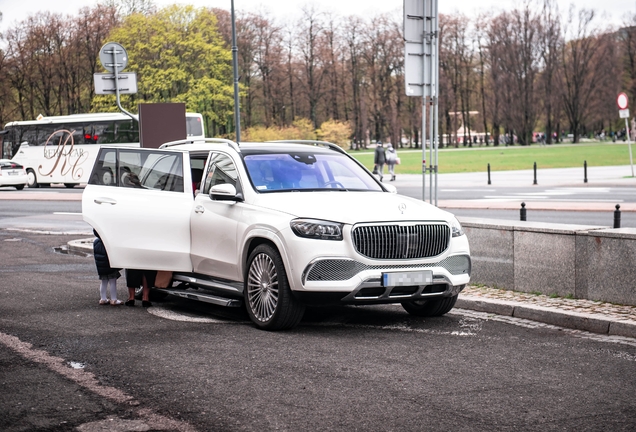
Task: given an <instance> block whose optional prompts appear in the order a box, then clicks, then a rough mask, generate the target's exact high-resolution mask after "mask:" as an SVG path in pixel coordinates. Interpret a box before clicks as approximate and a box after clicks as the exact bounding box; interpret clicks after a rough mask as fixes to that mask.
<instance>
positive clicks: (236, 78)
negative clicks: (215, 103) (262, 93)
mask: <svg viewBox="0 0 636 432" xmlns="http://www.w3.org/2000/svg"><path fill="white" fill-rule="evenodd" d="M232 69H234V125H235V127H236V142H237V143H240V142H241V106H240V104H239V75H238V48H237V46H236V20H235V18H234V0H232Z"/></svg>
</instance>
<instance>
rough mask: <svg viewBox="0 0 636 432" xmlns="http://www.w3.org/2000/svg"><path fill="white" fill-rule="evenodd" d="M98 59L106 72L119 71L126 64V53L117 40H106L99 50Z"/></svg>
mask: <svg viewBox="0 0 636 432" xmlns="http://www.w3.org/2000/svg"><path fill="white" fill-rule="evenodd" d="M99 61H100V62H101V63H102V66H104V69H106V70H107V71H108V72H115V69H117V72H121V71H122V70H124V69H125V68H126V66H127V65H128V53H126V49H125V48H124V47H123V46H121V45H120V44H118V43H117V42H107V43H106V44H105V45H104V46H103V47H102V49H100V50H99Z"/></svg>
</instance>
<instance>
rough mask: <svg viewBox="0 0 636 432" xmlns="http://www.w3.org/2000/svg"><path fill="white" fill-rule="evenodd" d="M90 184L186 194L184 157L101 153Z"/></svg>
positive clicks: (159, 152) (157, 154) (134, 152)
mask: <svg viewBox="0 0 636 432" xmlns="http://www.w3.org/2000/svg"><path fill="white" fill-rule="evenodd" d="M89 184H94V185H101V186H119V187H126V188H138V189H150V190H162V191H169V192H183V191H184V187H183V155H182V154H181V153H175V152H161V151H156V152H155V151H140V150H128V149H120V150H118V149H101V150H100V152H99V155H98V156H97V160H96V161H95V166H94V167H93V172H92V173H91V177H90V179H89Z"/></svg>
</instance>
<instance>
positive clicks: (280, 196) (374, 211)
mask: <svg viewBox="0 0 636 432" xmlns="http://www.w3.org/2000/svg"><path fill="white" fill-rule="evenodd" d="M255 204H256V205H258V206H261V207H265V208H268V209H271V210H276V211H280V212H285V213H289V214H290V215H292V216H295V217H306V218H311V219H323V220H329V221H334V222H342V223H346V224H354V223H360V222H384V221H391V222H394V221H413V220H426V221H430V220H442V221H449V220H450V218H452V217H453V216H452V215H451V214H450V213H448V212H446V211H444V210H440V209H438V208H437V207H435V206H433V205H431V204H427V203H425V202H423V201H420V200H416V199H414V198H409V197H406V196H404V195H398V194H392V193H387V192H283V193H271V194H261V195H259V197H258V198H257V200H256V202H255Z"/></svg>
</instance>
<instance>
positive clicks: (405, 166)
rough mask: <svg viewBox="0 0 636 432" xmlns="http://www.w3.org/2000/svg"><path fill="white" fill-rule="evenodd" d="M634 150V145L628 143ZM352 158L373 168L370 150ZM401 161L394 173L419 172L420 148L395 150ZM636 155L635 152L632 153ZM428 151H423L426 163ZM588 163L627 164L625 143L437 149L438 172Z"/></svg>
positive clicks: (591, 164) (568, 165) (354, 153)
mask: <svg viewBox="0 0 636 432" xmlns="http://www.w3.org/2000/svg"><path fill="white" fill-rule="evenodd" d="M632 152H634V153H636V144H634V145H632ZM349 153H350V154H351V155H352V156H353V157H355V158H356V159H358V160H359V161H360V162H362V163H363V164H364V165H365V166H366V167H367V168H369V169H373V151H372V150H361V151H350V152H349ZM398 156H399V157H400V160H401V164H400V165H398V166H397V167H396V172H397V173H402V174H421V173H422V151H421V150H411V149H398ZM635 156H636V155H635ZM429 157H430V156H429V151H428V149H427V150H426V159H427V165H428V164H429V161H428V159H429ZM584 161H587V165H588V166H612V165H629V150H628V148H627V143H591V144H588V143H586V144H554V145H548V146H539V145H538V144H533V145H532V146H530V147H521V146H514V147H505V146H499V147H492V146H491V147H476V148H475V147H474V148H472V149H471V148H459V149H454V148H451V149H440V150H439V172H440V173H462V172H483V171H486V170H487V169H488V164H490V169H491V171H507V170H523V169H532V167H533V164H534V163H535V162H536V163H537V168H572V167H582V166H583V162H584Z"/></svg>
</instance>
